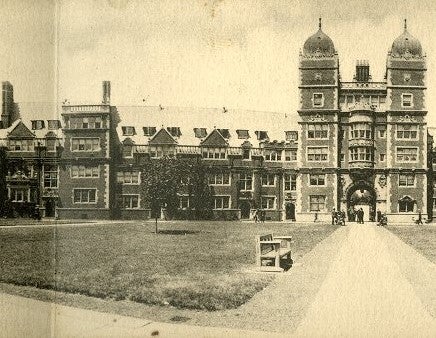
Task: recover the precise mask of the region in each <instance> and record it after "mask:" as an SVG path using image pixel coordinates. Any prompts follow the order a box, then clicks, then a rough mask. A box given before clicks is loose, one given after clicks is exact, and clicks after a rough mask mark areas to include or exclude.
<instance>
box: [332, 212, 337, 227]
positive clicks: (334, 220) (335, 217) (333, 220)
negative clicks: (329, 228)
mask: <svg viewBox="0 0 436 338" xmlns="http://www.w3.org/2000/svg"><path fill="white" fill-rule="evenodd" d="M337 221H338V220H337V216H336V209H335V208H333V210H332V225H335V224H336V223H337Z"/></svg>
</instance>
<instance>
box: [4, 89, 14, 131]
mask: <svg viewBox="0 0 436 338" xmlns="http://www.w3.org/2000/svg"><path fill="white" fill-rule="evenodd" d="M14 106H15V103H14V87H13V86H12V84H11V83H10V82H9V81H4V82H2V115H1V120H2V127H3V128H9V127H10V126H11V124H12V123H13V122H14V121H13V114H14Z"/></svg>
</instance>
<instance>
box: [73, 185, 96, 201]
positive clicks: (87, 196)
mask: <svg viewBox="0 0 436 338" xmlns="http://www.w3.org/2000/svg"><path fill="white" fill-rule="evenodd" d="M97 192H98V191H97V188H73V190H72V193H73V195H72V199H73V204H97Z"/></svg>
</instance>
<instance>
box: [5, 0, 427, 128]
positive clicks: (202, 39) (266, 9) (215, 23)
mask: <svg viewBox="0 0 436 338" xmlns="http://www.w3.org/2000/svg"><path fill="white" fill-rule="evenodd" d="M0 6H1V8H2V10H1V14H0V15H1V17H0V41H2V46H3V48H0V50H1V52H0V53H1V59H2V62H0V76H1V79H2V80H3V81H4V80H9V81H10V82H12V83H13V85H14V89H15V97H16V101H23V102H29V101H32V102H33V101H38V102H39V101H50V102H54V101H58V102H61V101H63V100H64V99H68V100H69V101H70V102H71V103H98V102H100V101H101V90H102V89H101V82H102V81H103V80H109V81H111V84H112V101H111V102H112V104H115V105H159V104H161V105H162V106H186V107H191V106H195V107H222V106H225V107H227V108H229V109H232V108H238V109H250V110H261V111H279V112H287V113H290V114H292V113H296V110H297V109H298V103H299V102H298V58H299V52H300V50H301V48H302V46H303V44H304V41H305V40H306V39H307V38H308V37H309V36H310V35H312V34H313V33H315V32H316V31H317V29H318V18H319V17H322V22H323V31H324V32H325V33H326V34H328V35H329V36H330V37H331V38H332V40H333V42H334V44H335V47H336V50H337V51H338V55H339V60H340V72H341V77H342V80H344V81H347V80H351V79H352V77H353V74H354V68H355V63H356V60H358V59H365V60H368V61H369V63H370V66H371V74H372V77H373V80H374V81H377V80H382V79H383V76H384V73H385V67H386V57H387V52H388V50H389V49H390V47H391V45H392V42H393V40H394V39H395V38H396V37H397V36H399V35H400V34H401V33H402V31H403V20H404V18H407V20H408V30H409V32H410V33H411V34H412V35H414V36H415V37H417V38H418V39H419V40H420V41H421V43H422V46H423V49H424V51H425V52H426V53H427V55H428V56H427V65H428V69H429V71H428V81H427V84H428V88H429V89H428V93H427V98H428V99H427V108H428V110H429V123H430V124H431V125H434V126H436V114H433V113H432V107H434V106H435V105H436V66H435V65H436V47H434V46H436V43H435V42H436V36H435V34H434V33H433V22H436V21H435V19H434V18H435V14H436V1H434V0H427V1H419V0H415V1H401V0H396V1H392V0H384V1H379V0H377V1H372V0H366V1H365V0H347V1H342V0H336V1H329V0H313V1H311V0H305V1H304V0H302V1H298V0H280V1H279V0H277V1H268V0H264V1H260V0H258V1H257V0H156V1H152V0H149V1H145V0H142V1H140V0H76V1H73V0H68V1H67V0H58V1H54V0H36V1H35V0H34V1H32V0H14V1H12V0H0ZM432 98H435V99H432ZM433 115H435V117H433Z"/></svg>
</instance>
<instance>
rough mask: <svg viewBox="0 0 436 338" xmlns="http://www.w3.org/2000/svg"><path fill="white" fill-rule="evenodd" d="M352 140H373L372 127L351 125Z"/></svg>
mask: <svg viewBox="0 0 436 338" xmlns="http://www.w3.org/2000/svg"><path fill="white" fill-rule="evenodd" d="M351 138H363V139H372V130H371V125H369V124H366V123H355V124H352V125H351Z"/></svg>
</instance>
